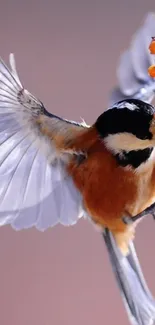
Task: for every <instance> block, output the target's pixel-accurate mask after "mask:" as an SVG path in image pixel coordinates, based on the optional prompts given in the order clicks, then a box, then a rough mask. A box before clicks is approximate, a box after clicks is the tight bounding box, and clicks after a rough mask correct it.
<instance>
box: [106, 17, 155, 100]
mask: <svg viewBox="0 0 155 325" xmlns="http://www.w3.org/2000/svg"><path fill="white" fill-rule="evenodd" d="M153 36H155V14H154V13H149V14H148V15H147V17H146V18H145V19H144V23H143V25H142V26H141V27H140V28H139V29H138V30H137V32H136V33H135V35H134V36H133V37H132V40H131V44H130V47H129V48H128V49H127V50H126V51H125V52H124V53H123V54H122V55H121V57H120V60H119V64H118V67H117V80H118V86H117V87H116V88H115V89H114V90H113V91H112V93H111V95H110V99H109V102H110V105H113V104H114V103H115V102H117V101H119V100H123V99H126V98H137V99H141V100H143V101H146V102H149V103H150V102H151V101H152V100H153V98H154V92H155V81H154V79H152V78H151V77H150V76H149V75H148V68H149V66H150V65H151V64H152V58H151V55H150V52H149V44H150V42H151V37H153Z"/></svg>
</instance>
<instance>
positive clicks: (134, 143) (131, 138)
mask: <svg viewBox="0 0 155 325" xmlns="http://www.w3.org/2000/svg"><path fill="white" fill-rule="evenodd" d="M104 143H105V145H106V147H107V149H109V150H111V151H112V152H114V153H119V152H120V151H121V150H124V151H127V152H128V151H131V150H142V149H146V148H149V147H151V146H152V143H151V141H150V140H141V139H138V138H137V137H136V136H135V135H133V134H131V133H127V132H124V133H117V134H109V135H108V136H107V137H106V138H105V139H104Z"/></svg>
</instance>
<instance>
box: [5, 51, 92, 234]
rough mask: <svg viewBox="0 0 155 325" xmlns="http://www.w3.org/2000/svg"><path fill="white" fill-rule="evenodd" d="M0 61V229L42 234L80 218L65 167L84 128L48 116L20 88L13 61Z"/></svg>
mask: <svg viewBox="0 0 155 325" xmlns="http://www.w3.org/2000/svg"><path fill="white" fill-rule="evenodd" d="M10 65H11V69H9V68H8V67H7V66H6V65H5V63H4V62H3V61H2V60H0V225H5V224H11V225H12V227H14V228H15V229H23V228H29V227H32V226H35V227H36V228H37V229H39V230H45V229H47V228H48V227H51V226H54V225H56V224H57V223H61V224H64V225H71V224H74V223H76V222H77V220H78V219H79V218H80V217H81V216H82V198H81V195H80V193H79V192H78V190H77V189H76V188H75V186H74V184H73V181H72V179H71V178H70V177H69V175H68V174H67V172H66V169H65V166H66V164H67V163H68V161H69V160H70V158H71V157H72V156H73V155H78V154H81V153H79V152H74V151H73V150H69V149H67V148H69V144H71V143H72V142H73V141H74V139H75V138H76V136H77V135H79V134H80V133H83V132H85V130H87V126H86V125H85V124H83V123H81V124H80V123H79V124H78V123H75V122H71V121H67V120H64V119H61V118H59V117H57V116H55V115H52V114H49V113H48V112H47V111H46V109H45V107H44V105H43V104H42V102H41V101H40V100H38V99H37V98H36V97H34V96H33V95H32V94H31V93H29V92H28V91H27V90H26V89H25V88H24V87H23V85H22V84H21V82H20V80H19V77H18V74H17V71H16V67H15V60H14V56H13V55H12V54H11V55H10Z"/></svg>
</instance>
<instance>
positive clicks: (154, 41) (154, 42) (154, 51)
mask: <svg viewBox="0 0 155 325" xmlns="http://www.w3.org/2000/svg"><path fill="white" fill-rule="evenodd" d="M149 50H150V53H151V54H155V37H152V41H151V43H150V45H149Z"/></svg>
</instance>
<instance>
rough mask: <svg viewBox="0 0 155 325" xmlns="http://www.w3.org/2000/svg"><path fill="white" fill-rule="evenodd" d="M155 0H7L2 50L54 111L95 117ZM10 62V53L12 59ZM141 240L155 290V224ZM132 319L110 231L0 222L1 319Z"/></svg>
mask: <svg viewBox="0 0 155 325" xmlns="http://www.w3.org/2000/svg"><path fill="white" fill-rule="evenodd" d="M152 10H155V2H154V1H153V0H152V1H151V0H147V1H145V2H144V1H142V0H130V2H129V1H125V0H124V1H123V0H117V1H112V0H108V1H101V0H96V1H92V0H83V1H82V0H77V1H66V0H64V1H63V0H57V1H56V0H55V1H52V0H51V1H50V0H49V1H48V0H44V1H40V0H38V1H37V0H27V1H25V2H24V1H18V0H12V1H11V0H10V1H8V0H1V5H0V55H1V56H2V57H3V59H5V60H6V61H7V60H8V55H9V53H10V52H11V51H12V52H14V53H15V56H16V61H17V68H18V70H19V72H20V76H21V79H22V80H23V82H24V84H25V86H26V87H27V88H28V89H29V90H30V91H31V92H33V93H34V94H35V95H37V96H38V97H39V98H40V99H41V100H42V101H43V102H44V103H45V105H46V107H47V108H48V109H49V110H50V111H52V112H53V113H55V114H60V115H62V116H65V117H66V118H70V119H76V120H79V119H80V117H83V118H84V119H85V120H86V121H87V123H92V122H94V120H95V119H96V117H97V116H98V115H99V114H100V113H101V112H102V111H103V110H104V109H105V108H106V106H107V103H108V93H109V91H110V90H111V89H112V87H113V86H114V85H115V84H116V75H115V71H116V70H115V69H116V65H117V62H118V58H119V55H120V53H121V51H122V50H124V48H125V47H126V46H128V44H129V41H130V37H131V36H132V34H133V33H134V32H135V31H136V29H137V28H138V27H139V26H140V24H141V23H142V21H143V19H144V16H145V15H146V14H147V12H148V11H152ZM7 62H8V61H7ZM136 246H137V249H138V252H139V257H140V259H141V262H142V266H143V269H144V272H145V275H146V278H147V280H148V283H149V285H150V287H151V289H152V292H153V293H154V294H155V223H153V221H152V220H151V219H150V220H146V221H144V222H143V224H142V225H140V227H139V228H138V232H137V237H136ZM64 324H65V325H79V324H80V325H84V324H85V325H87V324H89V325H103V324H105V325H107V324H116V325H118V324H119V325H127V324H128V320H127V316H126V313H125V311H124V306H123V304H122V300H121V297H120V294H119V290H118V288H117V286H116V282H115V279H114V276H113V274H112V270H111V266H110V263H109V259H108V256H107V252H106V250H105V246H104V243H103V240H102V238H101V236H100V234H99V233H98V232H96V231H95V230H94V228H93V227H92V225H91V224H90V223H89V222H86V221H83V220H81V221H80V222H79V223H78V224H77V225H76V226H74V227H71V228H64V227H63V226H58V227H55V228H54V229H50V230H48V231H47V232H45V233H39V232H38V231H37V230H35V229H31V230H28V231H22V232H15V231H13V230H12V229H10V227H5V228H1V229H0V325H64Z"/></svg>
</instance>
